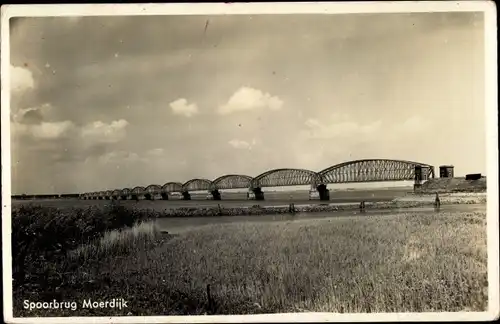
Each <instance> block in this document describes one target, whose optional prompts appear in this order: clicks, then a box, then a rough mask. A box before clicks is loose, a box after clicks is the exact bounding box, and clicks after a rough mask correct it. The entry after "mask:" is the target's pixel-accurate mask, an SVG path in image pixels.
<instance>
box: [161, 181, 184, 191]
mask: <svg viewBox="0 0 500 324" xmlns="http://www.w3.org/2000/svg"><path fill="white" fill-rule="evenodd" d="M161 192H162V193H171V192H182V183H180V182H167V183H165V184H164V185H163V186H161Z"/></svg>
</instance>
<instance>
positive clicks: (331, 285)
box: [13, 211, 488, 317]
mask: <svg viewBox="0 0 500 324" xmlns="http://www.w3.org/2000/svg"><path fill="white" fill-rule="evenodd" d="M146 229H147V230H146V231H145V232H147V233H152V231H151V230H149V227H146ZM485 232H486V213H484V212H472V213H470V212H457V211H454V212H440V213H437V214H436V215H423V214H420V213H416V212H409V213H407V212H396V213H394V214H393V215H392V217H390V218H388V217H379V216H374V217H350V218H328V219H302V220H297V221H293V222H288V221H284V222H272V223H259V222H257V223H249V222H241V223H228V224H211V225H206V226H202V227H199V228H196V229H192V230H190V231H187V232H184V233H181V234H178V235H176V236H173V237H167V238H165V237H158V240H145V239H144V240H142V239H141V240H133V242H132V243H133V244H132V243H130V244H127V247H128V248H127V249H126V251H124V252H126V253H125V254H122V253H117V251H116V248H113V249H106V250H108V253H105V254H101V255H99V257H94V256H97V255H96V254H95V253H78V254H79V255H82V256H84V257H83V260H82V258H80V259H79V260H78V261H74V260H73V258H66V259H63V260H62V261H61V266H59V267H54V263H49V262H46V263H45V264H44V265H45V267H54V269H53V271H51V272H49V274H50V275H49V276H48V278H47V276H45V277H43V278H40V282H39V283H40V284H43V285H42V286H37V285H32V284H31V285H28V286H26V285H25V286H23V287H17V288H15V290H14V298H13V303H14V314H15V315H16V316H30V317H32V316H123V315H129V316H130V315H135V316H155V315H156V316H158V315H203V314H205V315H214V314H221V315H222V314H259V313H260V314H262V313H268V314H269V313H284V312H338V313H352V312H356V313H358V312H359V313H373V312H375V313H378V312H437V311H453V312H454V311H484V310H485V309H486V307H487V301H488V290H487V289H488V281H487V262H486V261H487V248H486V247H487V245H486V234H485ZM150 236H151V235H150ZM156 236H157V235H156V234H155V237H156ZM137 241H139V242H141V244H137ZM99 242H101V243H99V245H101V246H103V247H105V246H112V247H116V246H117V245H116V244H111V245H110V244H109V243H106V242H109V239H108V240H107V239H103V240H100V241H99ZM103 242H104V243H105V244H103ZM127 242H129V240H128V241H127ZM80 250H82V251H87V250H89V249H87V248H79V249H78V251H80ZM98 250H100V249H99V248H97V249H90V250H89V251H90V252H92V251H98ZM101 250H102V249H101ZM86 256H88V257H91V258H86ZM61 274H63V275H61ZM42 279H43V280H42ZM48 279H50V280H48ZM30 280H33V278H32V277H30ZM208 285H210V286H209V287H208ZM89 296H91V297H89ZM89 298H92V300H95V301H99V300H102V301H105V300H111V299H113V298H123V299H124V301H125V302H127V307H126V308H123V309H119V308H95V309H90V308H83V307H82V304H81V302H82V301H84V300H88V299H89ZM54 299H55V300H56V301H74V302H75V303H77V305H75V309H74V310H71V309H61V308H58V309H55V308H47V309H37V308H34V309H31V310H29V309H25V308H24V307H23V303H24V301H25V300H29V301H52V300H54Z"/></svg>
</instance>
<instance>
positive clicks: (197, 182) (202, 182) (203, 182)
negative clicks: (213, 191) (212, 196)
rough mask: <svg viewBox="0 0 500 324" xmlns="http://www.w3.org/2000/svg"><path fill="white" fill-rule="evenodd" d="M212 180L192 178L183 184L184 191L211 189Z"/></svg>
mask: <svg viewBox="0 0 500 324" xmlns="http://www.w3.org/2000/svg"><path fill="white" fill-rule="evenodd" d="M211 187H212V181H210V180H207V179H191V180H189V181H188V182H186V183H185V184H183V185H182V190H183V191H198V190H210V188H211Z"/></svg>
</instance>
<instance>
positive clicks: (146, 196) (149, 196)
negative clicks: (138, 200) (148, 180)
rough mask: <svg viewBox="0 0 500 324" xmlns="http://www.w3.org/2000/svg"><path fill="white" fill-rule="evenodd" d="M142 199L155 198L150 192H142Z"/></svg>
mask: <svg viewBox="0 0 500 324" xmlns="http://www.w3.org/2000/svg"><path fill="white" fill-rule="evenodd" d="M144 199H146V200H155V199H154V197H153V195H152V194H150V193H147V194H144Z"/></svg>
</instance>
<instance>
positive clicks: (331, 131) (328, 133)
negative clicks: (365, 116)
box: [301, 118, 382, 139]
mask: <svg viewBox="0 0 500 324" xmlns="http://www.w3.org/2000/svg"><path fill="white" fill-rule="evenodd" d="M304 124H305V126H306V127H307V130H303V131H302V132H301V135H302V136H303V137H306V138H309V139H330V138H345V137H352V136H369V135H370V134H373V133H376V132H377V131H378V130H380V128H381V126H382V122H381V121H380V120H378V121H375V122H372V123H368V124H360V123H357V122H353V121H349V120H345V121H341V120H340V121H335V120H333V121H331V122H330V123H326V124H323V123H321V122H320V121H318V120H317V119H312V118H311V119H308V120H307V121H306V122H305V123H304Z"/></svg>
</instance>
